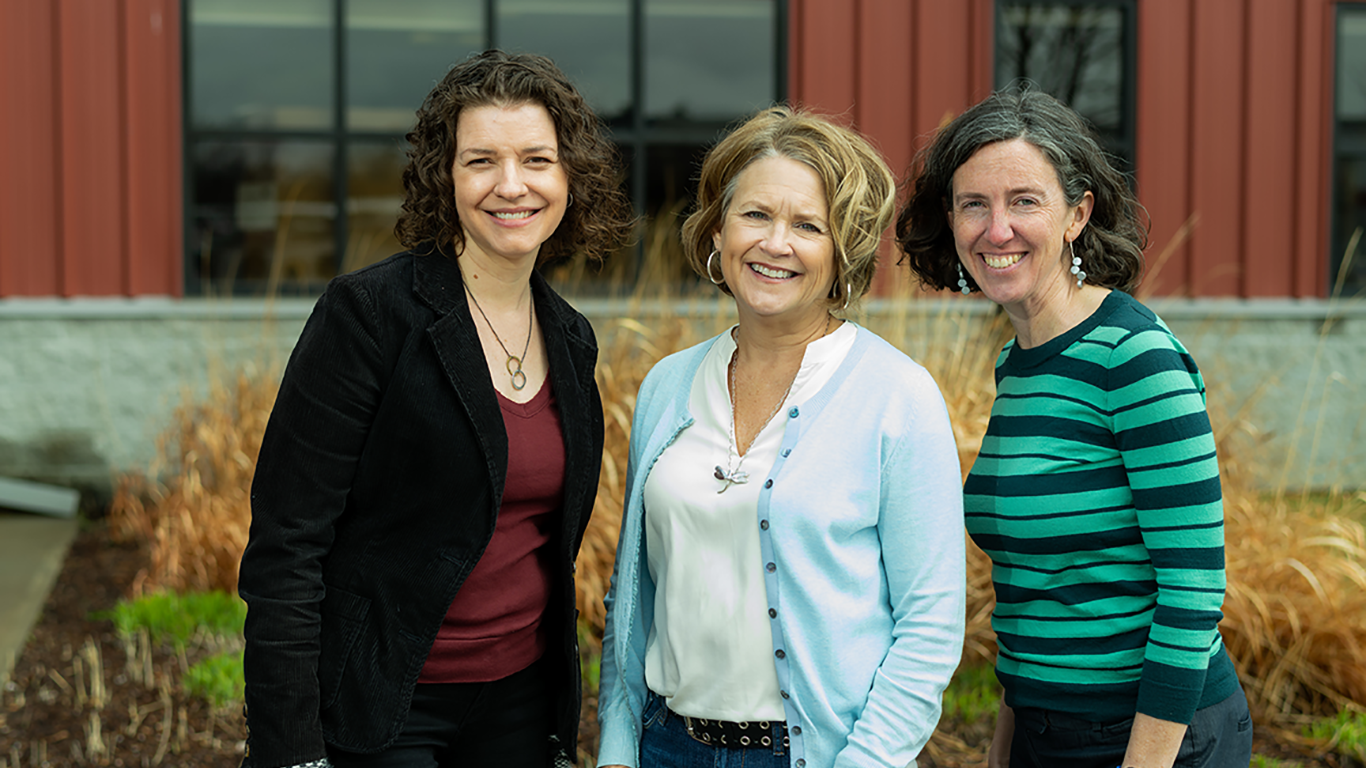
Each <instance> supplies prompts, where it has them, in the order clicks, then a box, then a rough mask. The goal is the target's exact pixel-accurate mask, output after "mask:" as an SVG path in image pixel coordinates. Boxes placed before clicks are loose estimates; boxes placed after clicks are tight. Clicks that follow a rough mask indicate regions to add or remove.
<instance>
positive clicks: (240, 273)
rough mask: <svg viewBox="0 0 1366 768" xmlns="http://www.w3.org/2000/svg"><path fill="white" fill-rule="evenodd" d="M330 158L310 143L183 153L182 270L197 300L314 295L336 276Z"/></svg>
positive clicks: (326, 147) (213, 145)
mask: <svg viewBox="0 0 1366 768" xmlns="http://www.w3.org/2000/svg"><path fill="white" fill-rule="evenodd" d="M332 151H333V150H332V145H331V144H329V143H323V142H310V141H278V142H275V141H263V142H252V141H201V142H198V143H196V144H195V145H194V146H193V147H192V148H191V152H190V162H191V163H192V168H191V173H192V178H193V179H194V191H193V199H192V200H191V203H190V204H191V226H192V227H193V229H194V233H193V235H192V237H193V238H194V242H193V243H192V246H193V248H192V250H193V253H192V254H191V261H192V266H191V270H190V271H191V272H192V273H197V274H198V277H199V280H200V281H201V283H202V288H203V289H204V292H205V293H210V292H223V293H230V292H232V291H233V290H234V289H235V288H237V289H242V288H245V289H246V290H247V292H251V293H258V292H264V291H266V290H267V289H274V288H278V287H280V286H281V285H282V284H286V283H287V284H290V287H291V288H298V289H303V290H321V288H322V287H323V285H324V284H325V283H326V281H327V280H328V279H330V278H331V277H333V276H334V275H335V274H336V264H337V260H336V248H335V246H334V243H333V220H334V218H335V217H336V212H337V206H336V205H335V202H334V200H333V197H332Z"/></svg>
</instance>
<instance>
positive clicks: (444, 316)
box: [413, 254, 508, 514]
mask: <svg viewBox="0 0 1366 768" xmlns="http://www.w3.org/2000/svg"><path fill="white" fill-rule="evenodd" d="M414 261H415V266H414V269H413V291H414V292H415V293H416V294H417V296H418V298H420V299H421V300H422V301H424V302H426V303H427V305H428V306H430V307H431V308H432V309H433V310H434V311H435V312H436V313H437V315H438V317H437V319H436V321H435V322H433V323H432V324H431V326H430V327H428V328H427V336H428V337H429V338H430V339H431V341H432V346H433V348H434V349H435V350H436V356H437V359H438V360H439V361H440V362H441V368H442V370H444V371H445V373H446V378H448V379H449V380H450V382H451V386H453V387H454V388H455V393H456V397H457V399H459V401H460V404H461V406H463V408H464V411H465V415H466V416H467V417H468V418H469V420H470V422H471V423H472V424H473V425H474V432H475V434H476V435H478V437H479V446H480V448H481V450H482V451H483V453H484V461H485V464H486V466H487V467H488V473H489V480H490V482H491V483H492V484H493V489H494V493H493V510H494V514H497V510H498V508H499V507H500V506H502V503H503V486H504V483H505V482H506V481H507V463H508V438H507V429H506V428H505V427H504V426H503V412H502V409H501V408H500V407H499V406H498V395H497V393H496V392H495V390H494V388H493V381H492V379H490V378H489V373H488V366H486V365H485V364H484V347H483V345H482V344H480V342H479V332H478V330H477V329H475V327H474V319H473V318H472V317H471V316H470V309H469V299H468V298H467V297H466V296H465V290H464V283H463V282H462V281H461V277H460V268H459V267H458V266H456V264H455V262H454V261H453V260H451V259H450V258H448V257H446V256H443V255H440V254H429V255H424V256H420V257H418V258H417V259H415V260H414Z"/></svg>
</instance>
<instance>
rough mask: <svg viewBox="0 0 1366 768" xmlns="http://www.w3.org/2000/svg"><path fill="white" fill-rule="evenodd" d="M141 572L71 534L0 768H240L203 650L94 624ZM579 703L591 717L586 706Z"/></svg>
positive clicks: (981, 738) (240, 731) (91, 535)
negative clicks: (201, 693) (204, 685)
mask: <svg viewBox="0 0 1366 768" xmlns="http://www.w3.org/2000/svg"><path fill="white" fill-rule="evenodd" d="M146 564H147V553H146V551H145V549H143V548H142V547H139V546H137V545H132V544H117V543H112V542H111V541H110V539H109V536H108V533H107V531H106V529H105V527H104V525H103V524H101V523H100V522H94V523H90V524H88V525H87V526H85V529H84V530H83V531H82V532H81V533H80V534H79V535H78V536H77V538H76V541H75V542H74V543H73V545H72V547H71V551H70V553H69V554H68V556H67V559H66V563H65V565H64V566H63V568H62V572H61V575H60V576H59V577H58V579H57V582H56V585H55V586H54V587H53V590H52V594H51V595H50V596H49V597H48V600H47V603H46V605H45V606H44V609H43V615H42V617H41V618H40V619H39V622H38V625H37V626H36V627H35V628H34V631H33V633H32V635H31V636H30V638H29V641H28V644H27V645H26V646H25V648H24V651H23V654H22V655H21V656H20V657H19V659H18V660H17V662H16V664H15V669H14V672H13V675H12V676H11V679H10V682H9V683H8V684H7V685H6V686H5V687H4V690H2V691H0V768H67V767H68V766H71V767H73V768H74V767H75V766H87V765H99V766H127V767H128V768H135V767H140V766H149V767H150V766H177V767H179V766H193V768H235V767H236V766H237V765H238V764H239V763H240V762H241V759H242V751H243V746H244V739H245V738H246V727H245V724H244V722H243V719H242V715H241V711H240V708H238V707H236V706H233V707H228V708H226V709H219V710H214V709H213V708H211V707H210V706H209V705H208V704H206V703H205V702H203V701H201V700H198V699H194V698H190V697H188V696H186V695H185V694H184V693H183V691H181V690H180V686H179V680H180V674H181V672H182V671H183V670H184V669H186V668H187V667H188V666H189V665H191V664H193V663H194V662H195V661H197V660H198V657H199V656H202V655H204V654H205V653H206V652H207V651H206V650H203V649H195V648H191V649H189V650H187V651H186V652H184V653H177V652H176V651H175V650H174V649H172V648H170V647H169V646H168V647H160V648H158V647H154V646H152V647H149V646H148V645H147V644H146V643H145V642H144V643H143V644H141V645H139V643H137V642H133V643H128V642H126V641H125V640H123V639H121V638H120V637H118V635H117V634H116V632H115V631H114V626H113V624H112V622H110V621H108V620H107V619H100V618H96V615H97V614H98V613H99V612H101V611H107V610H109V609H110V608H112V607H113V606H114V604H115V603H117V602H118V600H119V599H120V598H122V597H124V596H125V595H126V594H128V592H129V590H130V588H131V587H132V585H133V584H134V581H135V580H136V578H137V574H138V571H139V570H141V569H142V568H143V567H145V566H146ZM130 651H131V653H130ZM130 659H131V660H132V661H131V663H130ZM148 672H150V676H149V674H148ZM585 703H586V704H587V705H588V706H587V707H585V710H586V712H587V713H591V712H592V711H593V709H595V707H593V704H594V702H592V701H591V700H590V701H586V702H585ZM584 726H585V727H584V734H583V735H584V736H585V739H584V742H586V743H585V744H584V746H590V747H591V742H592V741H593V740H594V737H595V736H596V724H595V723H593V722H592V717H591V714H589V715H588V716H587V717H585V723H584ZM990 737H991V733H990V730H989V726H988V724H986V723H953V722H944V723H941V724H940V733H939V734H937V735H936V737H935V739H934V741H933V742H932V743H931V745H930V747H929V748H928V749H927V750H926V752H925V753H924V754H922V755H921V757H920V761H919V762H920V765H921V767H922V768H975V767H976V766H985V764H986V757H985V755H986V747H987V744H988V743H989V740H990ZM1256 753H1257V754H1261V755H1267V756H1274V757H1278V758H1281V759H1285V760H1289V761H1296V763H1297V764H1298V765H1300V766H1303V768H1340V767H1341V766H1346V765H1350V763H1346V762H1342V761H1341V760H1340V759H1339V758H1338V757H1337V756H1335V755H1320V756H1308V755H1304V754H1302V753H1300V752H1299V751H1298V750H1296V749H1295V748H1294V747H1293V746H1291V745H1288V744H1284V743H1280V742H1277V741H1275V740H1273V739H1272V738H1270V735H1269V734H1267V733H1265V732H1264V731H1262V732H1259V735H1258V741H1257V745H1256ZM1296 763H1291V764H1296Z"/></svg>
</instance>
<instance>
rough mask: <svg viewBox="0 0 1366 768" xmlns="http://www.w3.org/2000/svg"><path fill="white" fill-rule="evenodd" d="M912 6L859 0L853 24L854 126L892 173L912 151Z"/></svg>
mask: <svg viewBox="0 0 1366 768" xmlns="http://www.w3.org/2000/svg"><path fill="white" fill-rule="evenodd" d="M914 5H915V3H913V2H907V1H906V0H863V2H862V4H861V8H860V10H861V11H862V12H861V13H860V14H859V18H858V20H857V23H858V39H859V46H858V48H857V50H855V51H854V56H855V57H856V58H857V61H858V82H857V83H856V85H855V88H856V91H855V93H856V95H857V98H856V100H855V103H854V122H855V123H856V124H857V125H858V127H859V130H861V131H863V132H864V133H866V134H867V135H868V136H869V137H870V138H871V139H872V140H873V143H874V144H876V145H877V146H878V149H880V150H882V153H883V154H884V155H885V156H886V158H887V163H888V165H890V166H891V168H892V171H893V172H894V173H897V174H901V173H904V172H905V170H906V168H907V167H908V166H909V164H910V161H911V152H912V148H911V141H910V138H911V136H912V134H913V132H914V128H913V126H912V123H911V93H912V84H913V81H912V78H911V73H912V71H913V69H914V60H913V51H914V50H915V46H914V45H912V43H911V40H912V38H911V35H912V32H913V30H914V24H913V6H914Z"/></svg>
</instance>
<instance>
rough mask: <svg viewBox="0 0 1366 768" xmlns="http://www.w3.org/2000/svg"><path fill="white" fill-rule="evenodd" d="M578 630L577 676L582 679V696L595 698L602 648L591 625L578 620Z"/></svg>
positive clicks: (600, 674) (600, 672)
mask: <svg viewBox="0 0 1366 768" xmlns="http://www.w3.org/2000/svg"><path fill="white" fill-rule="evenodd" d="M578 630H579V675H580V676H581V677H582V678H583V690H584V694H585V695H587V696H597V695H598V679H599V678H600V677H601V676H602V646H601V644H599V643H598V640H597V638H596V631H595V630H594V629H593V626H592V625H591V624H589V623H588V622H586V621H583V620H582V619H580V620H579V627H578Z"/></svg>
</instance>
